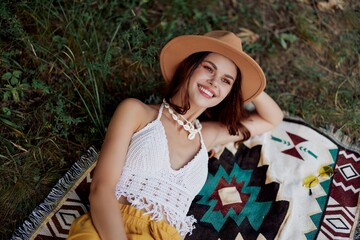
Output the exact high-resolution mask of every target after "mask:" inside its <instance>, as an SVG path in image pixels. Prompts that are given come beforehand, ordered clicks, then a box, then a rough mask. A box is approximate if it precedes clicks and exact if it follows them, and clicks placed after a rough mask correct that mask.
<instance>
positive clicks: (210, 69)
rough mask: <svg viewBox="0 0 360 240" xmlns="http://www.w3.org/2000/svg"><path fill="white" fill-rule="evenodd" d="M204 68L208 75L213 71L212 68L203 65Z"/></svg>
mask: <svg viewBox="0 0 360 240" xmlns="http://www.w3.org/2000/svg"><path fill="white" fill-rule="evenodd" d="M204 68H205V69H206V70H207V71H209V72H210V73H213V72H214V69H212V67H210V66H208V65H204Z"/></svg>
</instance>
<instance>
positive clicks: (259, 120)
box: [242, 92, 284, 136]
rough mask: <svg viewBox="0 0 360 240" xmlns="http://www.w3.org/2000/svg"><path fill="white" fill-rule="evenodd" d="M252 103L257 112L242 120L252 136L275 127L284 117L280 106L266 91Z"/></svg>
mask: <svg viewBox="0 0 360 240" xmlns="http://www.w3.org/2000/svg"><path fill="white" fill-rule="evenodd" d="M252 103H253V104H254V105H255V109H256V112H255V113H254V114H252V115H251V116H250V117H249V118H247V119H245V120H244V121H243V122H242V124H243V125H244V126H245V127H246V128H247V129H248V130H249V131H250V134H251V136H255V135H258V134H262V133H264V132H267V131H269V130H271V129H273V128H274V127H276V126H277V125H278V124H279V123H280V122H281V121H282V119H283V118H284V114H283V113H282V111H281V109H280V107H279V106H278V105H277V103H276V102H275V101H274V100H273V99H272V98H271V97H270V96H269V95H268V94H267V93H265V92H262V93H261V94H259V96H257V97H256V98H255V99H254V100H253V101H252Z"/></svg>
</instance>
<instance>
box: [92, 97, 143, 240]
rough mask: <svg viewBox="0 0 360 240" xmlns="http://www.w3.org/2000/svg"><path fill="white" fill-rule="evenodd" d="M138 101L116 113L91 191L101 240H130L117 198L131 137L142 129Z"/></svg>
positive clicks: (132, 101)
mask: <svg viewBox="0 0 360 240" xmlns="http://www.w3.org/2000/svg"><path fill="white" fill-rule="evenodd" d="M141 106H142V103H140V102H139V101H138V100H135V99H127V100H124V101H123V102H122V103H121V104H120V105H119V107H118V108H117V110H116V111H115V113H114V116H113V117H112V119H111V122H110V124H109V127H108V131H107V134H106V137H105V140H104V143H103V145H102V148H101V152H100V156H99V160H98V162H97V165H96V168H95V172H94V176H93V179H92V183H91V189H90V212H91V218H92V221H93V224H94V226H95V228H96V230H97V232H98V233H99V235H100V237H101V239H103V240H106V239H126V235H125V230H124V225H123V221H122V217H121V212H120V209H119V205H118V201H117V199H116V197H115V187H116V183H117V182H118V180H119V177H120V174H121V172H122V168H123V166H124V163H125V156H126V153H127V149H128V146H129V143H130V139H131V136H132V135H133V133H134V132H136V131H137V130H138V129H139V128H140V127H141V124H142V122H141V119H142V118H141V116H142V115H144V110H143V108H142V107H141Z"/></svg>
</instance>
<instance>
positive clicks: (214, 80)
mask: <svg viewBox="0 0 360 240" xmlns="http://www.w3.org/2000/svg"><path fill="white" fill-rule="evenodd" d="M207 82H208V83H209V84H210V85H211V86H214V87H217V83H216V78H215V77H212V78H209V79H208V80H207Z"/></svg>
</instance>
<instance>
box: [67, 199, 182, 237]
mask: <svg viewBox="0 0 360 240" xmlns="http://www.w3.org/2000/svg"><path fill="white" fill-rule="evenodd" d="M119 207H120V210H121V213H122V217H123V221H124V226H125V232H126V236H127V237H128V239H129V240H148V239H149V240H151V239H156V240H158V239H159V240H165V239H169V240H170V239H171V240H180V239H181V238H180V235H179V232H178V231H177V230H176V228H175V227H173V226H171V225H170V224H168V223H167V222H165V221H154V220H151V216H150V215H144V212H143V211H141V210H138V209H136V208H135V207H132V206H130V205H124V204H119ZM67 239H68V240H100V237H99V235H98V233H97V232H96V229H95V227H94V225H93V224H92V221H91V217H90V214H89V213H86V214H84V215H82V216H80V217H78V218H77V219H75V221H74V222H73V223H72V224H71V227H70V232H69V235H68V238H67Z"/></svg>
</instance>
